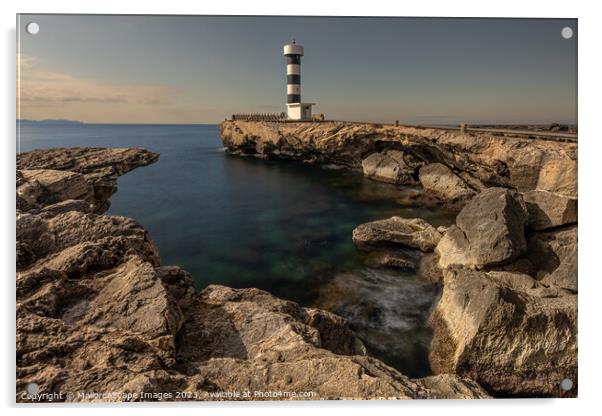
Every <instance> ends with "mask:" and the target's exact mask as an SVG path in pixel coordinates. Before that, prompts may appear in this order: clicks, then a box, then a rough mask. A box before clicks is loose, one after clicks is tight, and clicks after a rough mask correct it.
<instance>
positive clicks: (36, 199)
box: [17, 147, 159, 213]
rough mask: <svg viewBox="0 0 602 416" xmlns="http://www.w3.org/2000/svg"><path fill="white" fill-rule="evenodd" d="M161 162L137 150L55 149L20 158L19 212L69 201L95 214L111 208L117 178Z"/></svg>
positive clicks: (18, 178) (151, 154) (150, 154)
mask: <svg viewBox="0 0 602 416" xmlns="http://www.w3.org/2000/svg"><path fill="white" fill-rule="evenodd" d="M158 158H159V155H158V154H157V153H153V152H149V151H147V150H144V149H134V148H112V149H109V148H77V147H76V148H54V149H47V150H34V151H31V152H27V153H21V154H19V155H17V208H19V207H21V208H26V209H27V210H29V211H31V210H33V209H36V208H38V207H39V206H48V205H49V204H52V203H58V202H63V201H66V200H70V199H76V200H82V201H86V202H89V203H90V204H91V209H92V210H93V211H94V212H97V213H102V212H105V211H106V210H107V209H108V208H109V197H110V196H111V195H113V194H114V193H115V192H116V191H117V178H118V177H119V176H121V175H123V174H125V173H127V172H129V171H130V170H132V169H135V168H137V167H139V166H146V165H149V164H151V163H153V162H155V161H157V159H158Z"/></svg>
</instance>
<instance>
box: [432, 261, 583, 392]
mask: <svg viewBox="0 0 602 416" xmlns="http://www.w3.org/2000/svg"><path fill="white" fill-rule="evenodd" d="M431 322H432V326H433V330H434V336H433V342H432V346H431V347H432V348H431V357H430V358H431V365H432V367H433V370H434V371H435V372H436V373H450V372H451V373H456V374H458V375H460V376H465V377H469V378H472V379H474V380H476V381H477V382H478V383H479V384H481V385H482V386H484V387H485V388H486V389H487V390H488V391H489V392H492V393H494V394H497V395H502V396H506V395H519V396H527V397H533V396H535V397H541V396H544V397H545V396H552V397H554V396H558V395H560V390H559V388H558V383H559V382H560V380H562V379H564V378H569V379H572V380H573V381H574V382H576V380H577V296H576V295H572V294H566V293H565V292H563V291H559V290H554V289H551V288H546V287H545V286H543V285H542V284H540V283H539V282H537V281H536V280H535V279H533V278H531V277H530V276H527V275H523V274H519V273H509V272H482V271H474V270H468V269H462V268H452V269H447V270H445V271H444V287H443V294H442V296H441V300H440V302H439V304H438V305H437V308H436V309H435V311H434V312H433V315H432V317H431ZM566 394H568V395H576V389H574V390H573V391H571V392H568V393H566Z"/></svg>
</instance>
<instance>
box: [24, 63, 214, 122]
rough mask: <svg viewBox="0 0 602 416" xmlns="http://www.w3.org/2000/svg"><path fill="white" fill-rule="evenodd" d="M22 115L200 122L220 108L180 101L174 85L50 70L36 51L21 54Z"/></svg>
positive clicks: (101, 119) (126, 120)
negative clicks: (122, 81) (119, 81)
mask: <svg viewBox="0 0 602 416" xmlns="http://www.w3.org/2000/svg"><path fill="white" fill-rule="evenodd" d="M17 59H18V66H19V84H18V91H17V99H18V103H19V106H18V117H19V118H27V119H34V120H39V119H49V118H51V119H55V118H61V119H74V120H80V121H85V122H121V123H151V122H152V123H198V122H202V121H203V120H202V118H203V117H210V118H213V119H214V118H215V116H216V113H217V112H216V111H215V110H211V109H203V108H198V106H197V105H192V106H190V105H184V104H182V103H180V101H181V97H182V96H183V95H184V94H185V92H182V91H180V90H178V89H177V88H175V87H172V86H166V85H149V84H126V85H121V84H117V83H113V82H106V81H100V80H95V79H88V78H82V77H77V76H74V75H71V74H68V73H65V72H57V71H51V70H47V69H45V68H44V67H43V63H42V62H40V61H39V60H38V59H36V58H35V57H31V56H27V55H23V54H19V55H18V56H17Z"/></svg>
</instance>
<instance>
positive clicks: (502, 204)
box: [436, 188, 527, 268]
mask: <svg viewBox="0 0 602 416" xmlns="http://www.w3.org/2000/svg"><path fill="white" fill-rule="evenodd" d="M526 220H527V209H526V207H525V203H524V202H523V200H522V198H521V196H520V194H518V193H517V192H515V191H511V190H508V189H503V188H488V189H486V190H485V191H483V192H481V193H480V194H479V195H477V196H476V197H474V198H473V199H472V200H471V201H469V202H468V203H467V204H466V206H465V207H464V208H463V209H462V211H460V213H459V214H458V217H457V218H456V226H452V227H450V228H449V229H448V231H447V233H446V234H445V236H443V238H442V239H441V241H440V242H439V244H438V245H437V249H436V252H437V254H438V255H439V256H440V259H439V266H440V267H442V268H447V267H450V266H452V265H462V266H468V267H476V268H482V267H485V266H498V265H503V264H505V263H509V262H511V261H512V260H514V259H516V258H517V257H519V256H521V255H523V254H524V253H525V252H526V249H527V244H526V240H525V234H524V226H525V223H526Z"/></svg>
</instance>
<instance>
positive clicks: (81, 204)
mask: <svg viewBox="0 0 602 416" xmlns="http://www.w3.org/2000/svg"><path fill="white" fill-rule="evenodd" d="M92 207H93V206H92V205H91V204H90V203H89V202H87V201H82V200H81V199H67V200H65V201H61V202H57V203H56V204H52V205H48V206H46V207H44V208H42V209H41V210H40V212H39V214H40V216H42V217H44V218H52V217H54V216H57V215H59V214H64V213H66V212H69V211H79V212H84V213H90V212H91V210H92Z"/></svg>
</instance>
